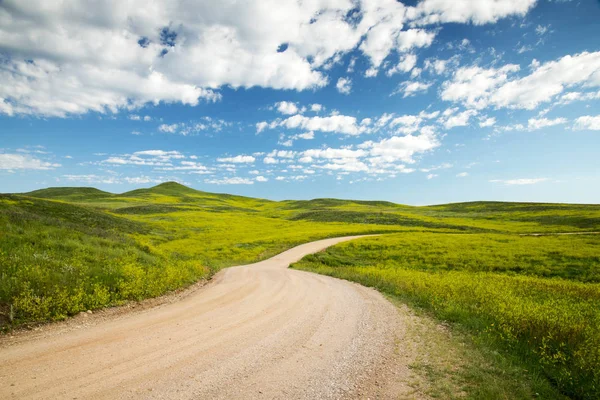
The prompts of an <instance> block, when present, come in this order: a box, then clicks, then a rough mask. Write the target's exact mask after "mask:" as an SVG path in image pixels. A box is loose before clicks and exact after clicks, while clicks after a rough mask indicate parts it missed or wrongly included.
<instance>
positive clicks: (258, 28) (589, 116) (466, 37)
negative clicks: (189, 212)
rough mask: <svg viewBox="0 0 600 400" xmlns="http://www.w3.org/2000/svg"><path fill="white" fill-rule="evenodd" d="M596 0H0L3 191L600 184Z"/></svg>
mask: <svg viewBox="0 0 600 400" xmlns="http://www.w3.org/2000/svg"><path fill="white" fill-rule="evenodd" d="M599 33H600V2H599V1H598V0H571V1H569V0H537V1H536V0H477V1H474V0H422V1H408V0H406V1H404V0H403V2H399V1H395V0H242V1H240V0H237V1H234V0H222V1H219V2H215V1H212V0H204V1H202V0H199V1H192V0H154V1H147V0H143V1H141V0H113V1H110V0H107V1H101V0H98V1H94V2H84V1H75V0H64V1H60V2H58V1H55V2H48V1H44V0H38V1H35V0H30V1H26V2H24V1H19V0H0V82H1V84H0V182H1V187H0V192H20V191H28V190H33V189H37V188H41V187H46V186H95V187H98V188H101V189H104V190H109V191H112V192H123V191H127V190H131V189H133V188H137V187H147V186H151V185H154V184H156V183H160V182H163V181H167V180H175V181H179V182H181V183H184V184H187V185H189V186H192V187H194V188H196V189H200V190H206V191H215V192H228V193H236V194H243V195H249V196H257V197H265V198H271V199H286V198H296V199H300V198H314V197H340V198H359V199H385V200H391V201H395V202H399V203H406V204H417V205H418V204H433V203H444V202H453V201H468V200H520V201H564V202H587V203H598V202H600V157H599V151H600V40H599V39H598V38H599Z"/></svg>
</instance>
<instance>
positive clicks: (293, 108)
mask: <svg viewBox="0 0 600 400" xmlns="http://www.w3.org/2000/svg"><path fill="white" fill-rule="evenodd" d="M275 108H276V109H277V111H278V112H280V113H281V114H286V115H293V114H297V113H298V112H299V111H300V109H299V108H298V106H297V105H296V103H292V102H291V101H280V102H278V103H275Z"/></svg>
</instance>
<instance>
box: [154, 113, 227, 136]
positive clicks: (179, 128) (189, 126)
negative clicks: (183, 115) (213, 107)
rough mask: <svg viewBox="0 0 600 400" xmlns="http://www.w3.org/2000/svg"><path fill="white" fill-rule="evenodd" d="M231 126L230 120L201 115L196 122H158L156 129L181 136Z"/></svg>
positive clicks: (217, 130)
mask: <svg viewBox="0 0 600 400" xmlns="http://www.w3.org/2000/svg"><path fill="white" fill-rule="evenodd" d="M144 118H145V117H144ZM228 126H231V123H230V122H227V121H224V120H222V119H214V118H211V117H202V118H201V119H200V120H199V121H197V122H188V123H186V122H179V123H174V124H160V125H159V126H158V131H159V132H162V133H173V134H175V133H176V134H179V135H183V136H188V135H194V134H197V133H199V132H203V131H212V132H220V131H222V130H223V128H225V127H228Z"/></svg>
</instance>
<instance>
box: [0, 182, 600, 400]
mask: <svg viewBox="0 0 600 400" xmlns="http://www.w3.org/2000/svg"><path fill="white" fill-rule="evenodd" d="M0 227H1V229H0V325H1V326H3V327H4V329H9V328H11V327H15V326H19V325H23V324H25V325H27V324H32V323H38V322H44V321H51V320H60V319H64V318H66V317H68V316H70V315H74V314H76V313H78V312H80V311H85V310H88V309H97V308H102V307H107V306H112V305H118V304H122V303H124V302H126V301H130V300H140V299H143V298H148V297H154V296H159V295H161V294H164V293H167V292H169V291H172V290H175V289H178V288H182V287H185V286H187V285H190V284H192V283H194V282H196V281H198V280H202V279H208V278H210V277H211V276H212V275H213V274H214V273H216V272H218V271H219V270H220V269H222V268H224V267H228V266H232V265H239V264H245V263H250V262H254V261H258V260H261V259H265V258H268V257H270V256H273V255H274V254H277V253H278V252H281V251H283V250H285V249H287V248H290V247H293V246H295V245H297V244H300V243H304V242H309V241H312V240H317V239H322V238H327V237H334V236H342V235H354V234H373V233H381V234H385V235H381V236H377V237H370V238H364V239H359V240H356V241H353V242H348V243H344V244H341V245H337V246H334V247H332V248H330V249H328V250H326V251H324V252H321V253H318V254H316V255H312V256H308V257H306V258H305V259H303V260H302V261H300V262H299V263H296V264H295V265H294V268H298V269H304V270H308V271H313V272H317V273H322V274H326V275H331V276H335V277H339V278H344V279H349V280H353V281H357V282H360V283H362V284H364V285H368V286H372V287H375V288H377V289H379V290H381V291H382V292H384V293H387V294H389V295H391V296H393V297H396V298H397V299H400V300H401V301H403V302H405V303H407V304H409V305H411V306H413V307H414V308H416V309H419V310H422V311H423V312H426V313H429V314H430V315H432V316H434V317H435V318H436V319H438V320H441V321H446V322H448V323H451V324H453V326H455V327H456V329H461V330H464V331H465V332H468V333H469V334H470V335H472V336H473V337H474V338H475V340H476V341H478V342H481V343H485V345H486V346H488V347H489V346H491V347H490V348H493V349H494V351H497V352H500V353H502V354H506V355H507V356H510V357H513V358H514V359H515V360H516V361H515V362H517V363H522V365H525V366H526V368H527V369H528V372H527V373H525V375H528V376H529V375H531V374H537V375H536V376H539V377H540V378H539V379H541V380H543V381H544V382H545V383H546V384H548V385H549V387H551V389H548V390H549V392H548V393H554V392H552V390H556V393H559V392H560V393H562V394H563V395H567V396H569V397H573V398H590V399H591V398H599V397H600V372H599V371H600V235H593V234H583V235H564V236H560V235H554V234H556V233H567V232H568V233H573V232H579V233H585V232H598V231H600V206H598V205H569V204H541V203H501V202H473V203H458V204H448V205H440V206H428V207H411V206H404V205H398V204H394V203H389V202H378V201H351V200H337V199H316V200H310V201H280V202H274V201H269V200H263V199H254V198H247V197H241V196H233V195H227V194H214V193H206V192H201V191H197V190H193V189H190V188H187V187H185V186H182V185H179V184H176V183H172V182H171V183H165V184H161V185H158V186H155V187H153V188H149V189H139V190H134V191H131V192H127V193H123V194H112V193H107V192H103V191H100V190H97V189H93V188H49V189H42V190H37V191H34V192H30V193H25V194H6V195H0ZM530 234H551V235H548V236H529V235H530ZM519 365H521V364H519ZM542 394H543V393H542ZM492 395H493V396H496V397H498V396H499V395H498V394H497V393H496V394H492ZM533 395H534V393H533V394H532V396H533ZM503 396H504V397H506V396H507V395H506V394H504V395H503ZM542 397H543V396H542ZM546 397H548V396H546ZM481 398H485V396H483V397H481ZM508 398H510V396H509V395H508Z"/></svg>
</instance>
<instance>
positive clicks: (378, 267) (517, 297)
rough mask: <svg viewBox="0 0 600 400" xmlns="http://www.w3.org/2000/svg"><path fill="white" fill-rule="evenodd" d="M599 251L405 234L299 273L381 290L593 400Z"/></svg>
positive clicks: (495, 238)
mask: <svg viewBox="0 0 600 400" xmlns="http://www.w3.org/2000/svg"><path fill="white" fill-rule="evenodd" d="M531 239H541V240H531ZM573 239H574V240H573ZM599 244H600V238H598V237H597V236H596V235H593V236H592V235H590V236H569V237H568V238H567V240H565V237H557V236H545V237H535V238H534V237H521V236H510V235H489V234H468V235H455V234H451V235H449V234H443V233H427V232H423V233H407V234H403V233H400V234H393V235H386V236H381V237H373V238H365V239H360V240H356V241H353V242H349V243H345V244H340V245H336V246H334V247H331V248H329V249H328V250H326V251H324V252H321V253H318V254H315V255H311V256H307V257H305V258H304V259H303V260H301V261H300V262H298V263H296V264H294V265H293V268H298V269H303V270H307V271H312V272H317V273H321V274H325V275H330V276H335V277H338V278H343V279H348V280H352V281H356V282H359V283H361V284H363V285H366V286H371V287H375V288H377V289H379V290H381V291H382V292H384V293H387V294H390V295H392V296H395V297H397V298H399V299H401V300H402V301H404V302H406V303H407V304H409V305H411V306H412V307H417V308H422V309H424V310H428V311H429V312H431V313H432V315H434V316H435V317H436V318H437V319H439V320H441V321H447V322H449V323H452V324H456V326H459V327H460V329H465V330H466V331H467V332H470V333H472V334H473V335H474V337H475V340H476V341H478V342H481V343H484V344H485V346H484V348H489V349H492V350H490V351H497V352H498V353H499V354H504V355H508V356H512V357H515V358H516V359H519V360H521V362H522V363H523V365H524V366H525V367H524V368H522V369H527V370H528V371H530V372H531V374H533V375H536V374H538V375H540V376H543V377H544V378H545V379H546V380H547V381H548V382H551V383H552V384H553V385H554V386H556V388H558V389H559V390H560V391H561V393H563V394H565V395H567V396H570V397H573V398H581V399H595V398H598V397H599V396H600V285H599V284H598V283H596V282H598V270H599V269H600V260H599V259H598V248H599ZM561 263H562V264H561ZM561 265H562V266H563V268H562V269H561ZM546 266H548V267H546ZM548 276H550V277H552V278H548ZM565 278H568V279H565ZM585 282H588V283H585ZM535 392H538V393H539V390H536V391H532V393H535ZM508 398H510V397H508ZM547 398H552V397H551V396H549V397H547Z"/></svg>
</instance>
